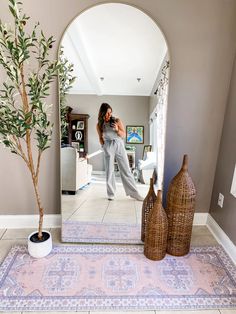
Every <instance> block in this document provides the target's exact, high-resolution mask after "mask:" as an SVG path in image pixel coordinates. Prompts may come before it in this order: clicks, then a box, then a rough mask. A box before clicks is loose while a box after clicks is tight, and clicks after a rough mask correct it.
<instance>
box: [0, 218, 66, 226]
mask: <svg viewBox="0 0 236 314" xmlns="http://www.w3.org/2000/svg"><path fill="white" fill-rule="evenodd" d="M38 221H39V216H38V215H1V216H0V229H21V228H37V227H38ZM43 227H44V228H53V227H54V228H58V227H61V215H44V218H43Z"/></svg>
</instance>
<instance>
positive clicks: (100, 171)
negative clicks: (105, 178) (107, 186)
mask: <svg viewBox="0 0 236 314" xmlns="http://www.w3.org/2000/svg"><path fill="white" fill-rule="evenodd" d="M93 174H97V175H105V171H104V170H93V171H92V175H93Z"/></svg>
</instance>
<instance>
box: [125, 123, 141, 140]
mask: <svg viewBox="0 0 236 314" xmlns="http://www.w3.org/2000/svg"><path fill="white" fill-rule="evenodd" d="M143 142H144V126H143V125H127V126H126V143H127V144H143Z"/></svg>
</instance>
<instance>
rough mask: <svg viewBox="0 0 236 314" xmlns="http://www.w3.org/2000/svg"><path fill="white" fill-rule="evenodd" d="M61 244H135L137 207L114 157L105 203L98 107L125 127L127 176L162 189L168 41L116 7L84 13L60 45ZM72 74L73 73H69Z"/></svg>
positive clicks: (142, 18)
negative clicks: (104, 106)
mask: <svg viewBox="0 0 236 314" xmlns="http://www.w3.org/2000/svg"><path fill="white" fill-rule="evenodd" d="M60 51H61V52H60V57H61V61H62V64H64V70H63V71H62V73H61V74H60V105H61V130H62V136H61V187H62V196H61V214H62V241H64V242H101V243H109V242H110V243H111V242H112V243H140V242H141V241H140V234H141V229H140V226H141V211H142V202H141V201H137V200H135V199H133V198H130V197H127V196H126V194H125V191H124V189H123V186H122V182H121V178H120V170H119V167H118V165H117V161H116V160H114V165H113V166H114V172H115V179H116V195H115V199H114V200H113V201H110V200H108V199H107V193H106V178H105V164H104V152H103V150H102V149H101V145H100V143H99V138H98V134H97V131H96V124H97V121H98V111H99V108H100V105H101V103H104V102H105V103H108V104H109V105H110V106H111V107H112V114H113V115H114V116H115V117H117V118H119V119H120V120H121V121H122V122H123V125H124V129H125V131H126V136H125V138H124V145H125V150H126V153H127V157H128V161H129V167H130V171H131V172H132V175H133V177H134V179H135V181H136V186H137V188H138V191H139V194H141V195H142V196H143V197H145V196H146V194H147V192H148V189H149V181H150V178H151V177H154V178H155V179H156V186H155V188H156V189H157V188H162V180H163V169H164V143H165V124H166V109H167V93H168V73H169V61H168V51H167V44H166V41H165V38H164V36H163V34H162V32H161V31H160V29H159V27H158V26H157V24H156V23H155V22H154V21H153V20H152V19H151V18H150V17H149V16H148V15H147V14H145V13H144V12H142V11H141V10H139V9H137V8H135V7H132V6H129V5H125V4H119V3H107V4H101V5H97V6H94V7H92V8H90V9H88V10H86V11H84V12H83V13H81V14H80V15H79V16H78V17H77V18H76V19H74V21H73V22H72V23H71V24H70V25H69V26H68V28H67V29H66V31H65V33H64V36H63V38H62V41H61V47H60ZM72 69H73V71H72Z"/></svg>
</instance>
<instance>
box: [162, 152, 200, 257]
mask: <svg viewBox="0 0 236 314" xmlns="http://www.w3.org/2000/svg"><path fill="white" fill-rule="evenodd" d="M195 198H196V189H195V187H194V184H193V181H192V179H191V177H190V176H189V174H188V156H187V155H184V158H183V165H182V168H181V169H180V171H179V172H178V174H177V175H176V176H175V177H174V178H173V180H172V181H171V183H170V186H169V189H168V192H167V208H166V212H167V218H168V240H167V253H169V254H171V255H175V256H183V255H185V254H188V252H189V248H190V241H191V235H192V226H193V217H194V209H195Z"/></svg>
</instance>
